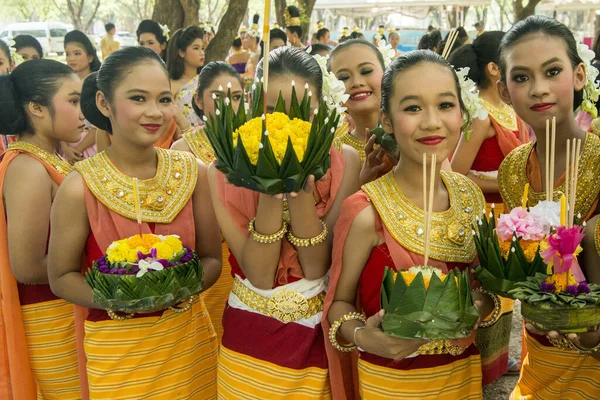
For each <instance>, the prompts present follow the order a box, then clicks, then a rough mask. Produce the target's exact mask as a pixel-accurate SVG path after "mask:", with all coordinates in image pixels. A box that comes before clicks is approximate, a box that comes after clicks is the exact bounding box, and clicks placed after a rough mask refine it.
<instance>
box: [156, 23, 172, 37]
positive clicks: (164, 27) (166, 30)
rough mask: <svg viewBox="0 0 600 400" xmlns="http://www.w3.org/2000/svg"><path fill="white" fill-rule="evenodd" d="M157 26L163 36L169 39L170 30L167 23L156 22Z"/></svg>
mask: <svg viewBox="0 0 600 400" xmlns="http://www.w3.org/2000/svg"><path fill="white" fill-rule="evenodd" d="M158 26H160V30H161V31H162V34H163V36H164V37H165V39H166V40H169V37H170V36H169V32H171V30H170V29H169V27H168V26H167V24H164V25H161V24H158Z"/></svg>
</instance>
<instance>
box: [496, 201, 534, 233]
mask: <svg viewBox="0 0 600 400" xmlns="http://www.w3.org/2000/svg"><path fill="white" fill-rule="evenodd" d="M496 233H497V234H498V237H499V238H500V239H501V240H503V241H507V240H510V238H511V237H512V236H513V234H515V233H516V234H517V237H518V238H519V239H523V240H531V241H539V240H542V239H544V238H545V237H546V229H545V228H544V224H543V223H542V222H541V221H540V220H538V219H536V218H533V217H532V216H531V215H529V213H528V212H527V210H525V209H524V208H521V207H516V208H513V210H512V211H511V212H510V214H502V215H500V217H499V218H498V225H497V226H496Z"/></svg>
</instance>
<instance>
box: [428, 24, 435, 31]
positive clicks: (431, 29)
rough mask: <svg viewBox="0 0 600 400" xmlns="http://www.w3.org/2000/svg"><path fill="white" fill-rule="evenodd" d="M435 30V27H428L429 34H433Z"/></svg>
mask: <svg viewBox="0 0 600 400" xmlns="http://www.w3.org/2000/svg"><path fill="white" fill-rule="evenodd" d="M434 30H435V28H434V27H433V25H429V26H428V27H427V33H430V32H433V31H434Z"/></svg>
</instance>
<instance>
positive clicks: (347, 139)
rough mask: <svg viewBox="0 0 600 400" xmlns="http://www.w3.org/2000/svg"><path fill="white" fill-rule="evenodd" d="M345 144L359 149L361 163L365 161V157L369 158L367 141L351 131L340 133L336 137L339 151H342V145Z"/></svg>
mask: <svg viewBox="0 0 600 400" xmlns="http://www.w3.org/2000/svg"><path fill="white" fill-rule="evenodd" d="M344 144H347V145H348V146H350V147H352V148H354V149H356V151H358V154H359V155H360V162H361V164H362V163H364V162H365V159H366V158H367V154H366V153H365V144H366V143H365V142H363V141H362V140H359V139H357V138H355V137H354V136H352V134H351V133H350V132H347V131H346V133H344V134H342V135H340V136H339V137H338V138H337V139H336V143H335V146H336V148H337V149H338V150H339V151H342V145H344Z"/></svg>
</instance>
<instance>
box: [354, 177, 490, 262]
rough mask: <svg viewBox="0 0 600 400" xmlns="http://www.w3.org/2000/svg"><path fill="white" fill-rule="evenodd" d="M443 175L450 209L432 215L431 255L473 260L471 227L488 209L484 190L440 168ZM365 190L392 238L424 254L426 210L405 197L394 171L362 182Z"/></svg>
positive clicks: (445, 258) (459, 260) (440, 257)
mask: <svg viewBox="0 0 600 400" xmlns="http://www.w3.org/2000/svg"><path fill="white" fill-rule="evenodd" d="M440 175H441V177H442V180H443V182H444V184H445V185H446V188H447V189H448V194H449V196H450V208H449V209H448V210H446V211H443V212H439V213H433V215H432V221H431V246H430V255H431V258H433V259H436V260H439V261H443V262H461V263H470V262H472V261H473V260H474V259H475V255H476V249H475V241H474V240H473V236H472V235H471V230H472V228H471V226H472V225H473V224H475V222H476V221H475V220H476V217H477V216H479V215H481V212H482V210H485V199H484V197H483V193H481V190H480V189H479V188H478V187H477V186H476V185H475V184H474V183H473V182H472V181H471V180H470V179H468V178H466V177H465V176H463V175H461V174H458V173H455V172H447V171H441V172H440ZM362 190H363V191H364V192H365V193H366V194H367V195H368V196H369V200H370V201H371V202H372V203H373V206H375V209H376V210H377V213H378V214H379V216H380V218H381V220H382V221H383V223H384V225H385V227H386V229H387V230H388V232H390V234H391V235H392V237H393V238H394V239H395V240H396V241H397V242H398V243H399V244H400V245H402V246H403V247H404V248H406V249H408V250H410V251H412V252H414V253H417V254H423V253H424V248H425V234H424V233H425V229H424V228H425V226H424V224H423V210H421V209H420V208H419V207H417V206H416V205H415V204H414V203H412V202H411V201H410V200H409V199H408V198H406V197H405V196H404V194H403V193H402V190H401V189H400V187H398V184H397V183H396V180H395V179H394V174H393V172H389V173H387V174H386V175H384V176H382V177H381V178H379V179H377V180H375V181H373V182H371V183H368V184H366V185H363V187H362Z"/></svg>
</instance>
